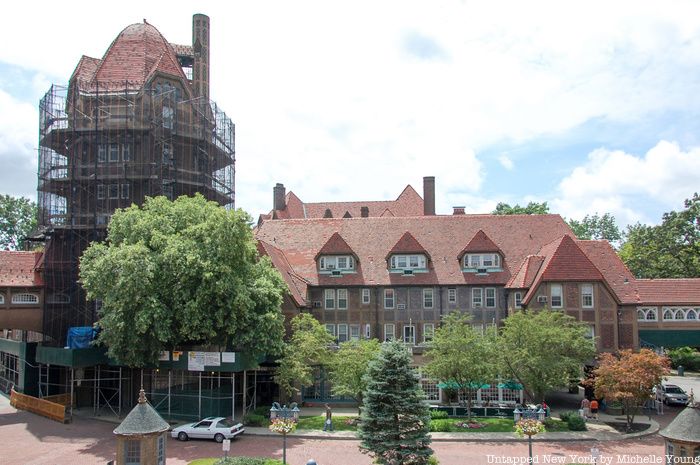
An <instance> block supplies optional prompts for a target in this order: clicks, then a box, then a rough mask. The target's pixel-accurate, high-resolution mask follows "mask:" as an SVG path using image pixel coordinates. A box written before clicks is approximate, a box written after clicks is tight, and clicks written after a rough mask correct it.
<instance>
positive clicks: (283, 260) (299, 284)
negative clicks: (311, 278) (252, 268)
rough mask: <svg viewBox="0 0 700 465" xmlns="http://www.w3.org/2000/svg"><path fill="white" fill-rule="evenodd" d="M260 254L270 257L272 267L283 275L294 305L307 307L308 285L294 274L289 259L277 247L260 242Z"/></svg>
mask: <svg viewBox="0 0 700 465" xmlns="http://www.w3.org/2000/svg"><path fill="white" fill-rule="evenodd" d="M258 252H259V253H260V255H266V256H268V257H270V261H272V265H273V266H274V267H275V269H276V270H277V271H278V272H279V273H280V274H281V275H282V279H284V282H285V283H286V284H287V288H288V289H289V295H290V296H291V297H292V299H293V300H294V303H295V304H296V305H297V306H298V307H305V306H307V305H306V288H307V283H306V281H304V280H303V279H302V278H300V277H299V276H297V275H296V274H295V273H294V270H293V269H292V267H291V265H290V264H289V261H288V260H287V257H286V256H285V255H284V252H282V251H281V250H280V249H278V248H277V247H275V246H273V245H272V244H269V243H267V242H264V241H258Z"/></svg>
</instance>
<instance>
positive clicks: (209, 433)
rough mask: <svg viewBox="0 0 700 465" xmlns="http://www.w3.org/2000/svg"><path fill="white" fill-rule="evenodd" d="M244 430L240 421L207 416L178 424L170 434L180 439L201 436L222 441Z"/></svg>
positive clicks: (184, 439) (185, 439)
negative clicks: (184, 423) (235, 421)
mask: <svg viewBox="0 0 700 465" xmlns="http://www.w3.org/2000/svg"><path fill="white" fill-rule="evenodd" d="M244 431H245V429H244V428H243V424H242V423H234V422H233V421H231V420H229V419H227V418H223V417H209V418H205V419H204V420H200V421H196V422H194V423H188V424H186V425H182V426H178V427H177V428H174V429H173V430H172V432H171V433H170V435H171V436H172V437H174V438H177V439H179V440H180V441H187V440H188V439H189V438H197V439H200V438H201V439H213V440H215V441H216V442H223V441H224V439H233V438H235V437H236V436H238V435H239V434H242V433H243V432H244Z"/></svg>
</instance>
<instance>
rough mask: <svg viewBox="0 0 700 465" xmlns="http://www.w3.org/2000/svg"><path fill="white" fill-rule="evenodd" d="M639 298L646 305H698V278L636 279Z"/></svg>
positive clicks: (699, 285)
mask: <svg viewBox="0 0 700 465" xmlns="http://www.w3.org/2000/svg"><path fill="white" fill-rule="evenodd" d="M636 284H637V287H638V289H639V297H640V300H641V302H642V303H643V304H647V305H700V278H677V279H638V280H637V283H636Z"/></svg>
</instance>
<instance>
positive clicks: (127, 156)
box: [122, 144, 131, 161]
mask: <svg viewBox="0 0 700 465" xmlns="http://www.w3.org/2000/svg"><path fill="white" fill-rule="evenodd" d="M122 160H123V161H130V160H131V145H129V144H124V145H122Z"/></svg>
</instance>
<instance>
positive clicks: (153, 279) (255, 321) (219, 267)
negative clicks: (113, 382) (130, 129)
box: [80, 194, 286, 367]
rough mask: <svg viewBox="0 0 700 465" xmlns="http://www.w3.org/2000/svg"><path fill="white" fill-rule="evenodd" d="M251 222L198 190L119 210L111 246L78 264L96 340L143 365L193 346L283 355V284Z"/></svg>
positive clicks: (99, 247)
mask: <svg viewBox="0 0 700 465" xmlns="http://www.w3.org/2000/svg"><path fill="white" fill-rule="evenodd" d="M248 219H249V218H248V216H247V214H246V213H245V212H243V211H242V210H238V211H228V210H226V209H224V208H223V207H220V206H219V205H218V204H216V203H215V202H210V201H207V200H206V199H205V198H204V197H203V196H201V195H199V194H198V195H196V196H195V197H185V196H183V197H180V198H178V199H177V200H175V201H174V202H171V201H169V200H167V199H166V198H165V197H157V198H152V199H147V200H146V202H145V203H144V204H143V206H141V207H139V206H136V205H132V206H131V207H129V208H127V209H124V210H117V211H116V212H115V213H114V215H113V216H112V219H111V222H110V224H109V231H108V236H107V240H106V241H105V242H103V243H93V244H91V245H90V247H88V248H87V249H86V251H85V253H84V254H83V256H82V258H81V261H80V279H81V282H82V284H83V286H84V288H85V289H86V291H87V297H88V298H89V299H100V300H101V301H102V307H101V309H100V311H99V321H98V323H97V324H98V326H99V327H100V328H101V331H100V333H99V338H98V341H99V343H102V344H104V345H105V346H106V347H107V349H108V353H109V355H110V356H111V357H114V358H115V359H117V360H119V361H120V362H121V363H123V364H126V365H129V366H133V367H141V366H144V365H149V364H155V363H157V361H158V352H159V351H161V350H167V349H174V348H182V347H185V346H187V345H195V344H196V345H201V344H204V345H217V346H219V347H227V348H233V349H237V350H241V351H245V352H246V353H248V354H250V355H252V356H254V357H255V356H260V355H263V354H276V353H279V352H280V351H281V349H282V339H283V334H284V326H283V316H282V313H281V311H280V307H281V304H282V296H283V293H284V291H285V289H286V287H285V285H284V282H283V281H282V278H281V276H280V275H279V273H277V271H275V270H274V268H273V267H272V265H271V263H270V261H269V259H267V258H266V257H263V258H260V257H259V256H258V253H257V250H256V247H255V241H254V239H253V235H252V231H251V229H250V228H249V226H248V224H247V221H248Z"/></svg>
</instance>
